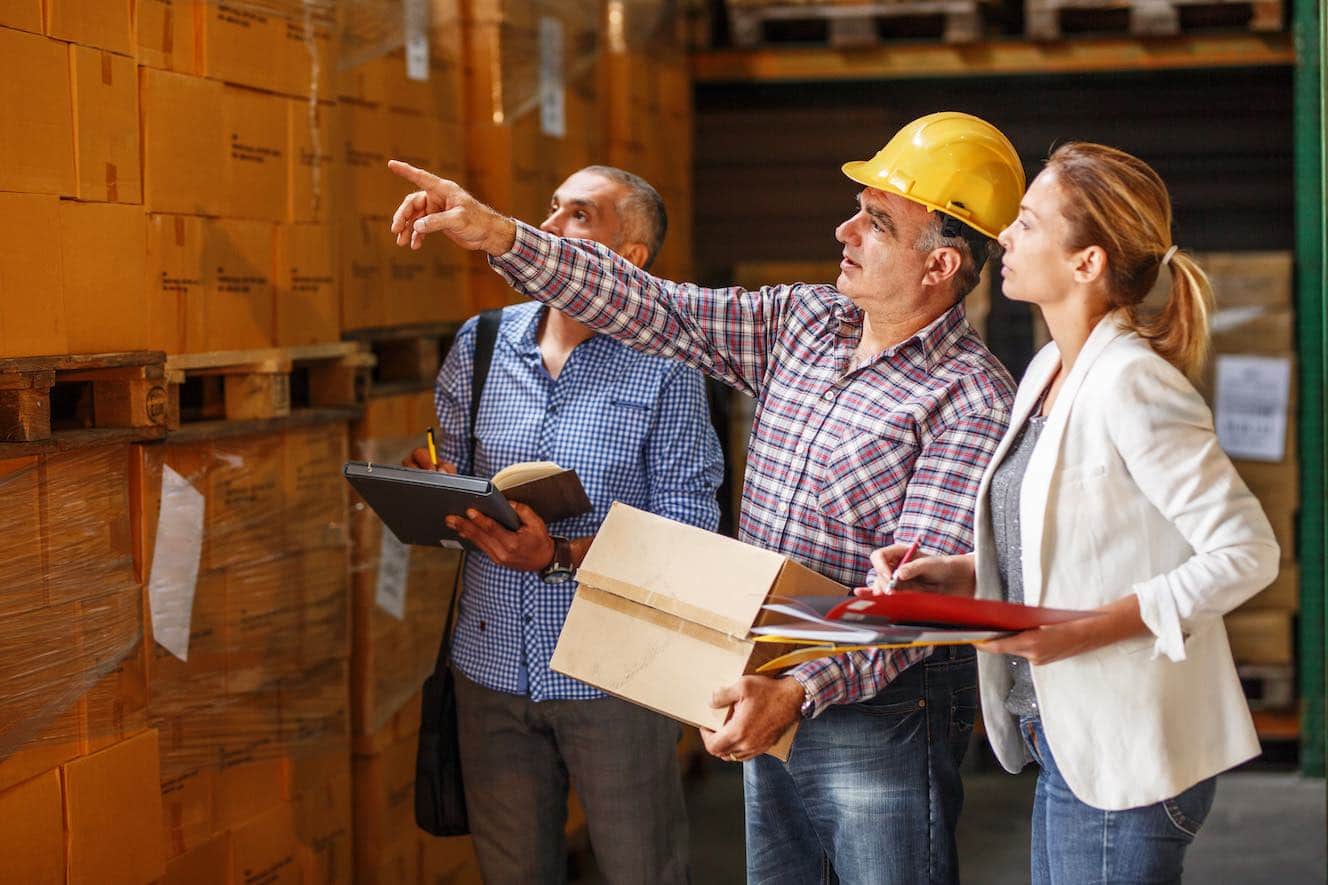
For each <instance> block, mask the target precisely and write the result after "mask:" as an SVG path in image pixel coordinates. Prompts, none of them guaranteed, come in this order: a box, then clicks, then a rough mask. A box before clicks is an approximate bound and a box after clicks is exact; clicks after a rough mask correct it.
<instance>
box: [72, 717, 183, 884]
mask: <svg viewBox="0 0 1328 885" xmlns="http://www.w3.org/2000/svg"><path fill="white" fill-rule="evenodd" d="M158 767H159V762H158V755H157V732H156V731H155V730H149V731H145V732H143V733H142V734H140V735H138V736H137V737H134V738H131V739H130V740H127V741H124V742H123V743H119V744H116V745H115V746H113V747H110V748H109V749H106V750H102V751H101V752H100V753H94V754H92V755H91V756H86V757H84V758H82V759H76V760H74V761H72V762H69V763H66V764H65V765H64V766H63V777H64V789H65V830H66V832H67V834H68V863H69V872H68V876H69V878H68V882H69V883H70V885H76V883H83V882H87V883H89V885H94V883H95V885H112V883H120V882H123V883H126V885H130V883H132V885H140V883H143V882H149V881H151V880H153V879H158V878H160V877H161V876H162V875H163V874H164V873H165V872H166V867H165V858H164V855H163V852H162V844H161V832H162V830H161V794H160V793H159V792H158V790H157V772H158Z"/></svg>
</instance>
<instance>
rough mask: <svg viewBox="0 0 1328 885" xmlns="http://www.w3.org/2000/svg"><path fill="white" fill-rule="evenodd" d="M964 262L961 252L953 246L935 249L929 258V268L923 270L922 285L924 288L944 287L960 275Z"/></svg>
mask: <svg viewBox="0 0 1328 885" xmlns="http://www.w3.org/2000/svg"><path fill="white" fill-rule="evenodd" d="M963 262H964V258H963V256H962V255H960V254H959V250H958V249H955V248H954V247H952V246H942V247H941V248H940V249H933V250H932V251H931V254H930V255H928V256H927V266H926V268H924V270H923V274H922V284H923V285H924V286H942V285H944V284H945V283H947V282H949V281H950V280H953V279H954V278H955V276H956V275H958V273H959V268H960V266H961V265H962V264H963Z"/></svg>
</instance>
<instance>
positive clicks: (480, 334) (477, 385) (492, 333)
mask: <svg viewBox="0 0 1328 885" xmlns="http://www.w3.org/2000/svg"><path fill="white" fill-rule="evenodd" d="M502 323H503V310H502V308H500V307H499V308H495V309H493V310H486V311H485V312H484V313H482V314H480V319H479V323H478V324H477V325H476V327H475V363H474V365H473V367H472V369H471V376H470V391H471V392H470V423H469V425H468V426H467V428H466V430H467V436H466V438H467V439H468V440H469V441H470V468H471V470H472V471H473V470H474V469H475V419H476V418H478V417H479V414H480V397H482V396H483V395H484V382H485V381H487V380H488V378H489V367H490V366H491V365H493V350H494V347H495V346H496V345H497V343H498V327H499V326H501V325H502ZM465 568H466V554H465V553H464V552H463V553H462V554H461V559H460V561H458V562H457V569H456V574H455V575H454V576H453V578H452V601H451V602H449V603H448V604H447V619H446V620H445V621H443V640H442V642H441V643H440V645H439V647H438V657H437V658H436V659H435V660H434V664H433V672H434V675H435V676H438V675H441V673H442V671H443V670H444V669H446V668H447V660H448V657H449V654H448V653H449V652H450V651H451V647H452V627H453V626H454V625H455V623H456V607H457V597H459V596H460V595H461V574H462V572H464V571H465Z"/></svg>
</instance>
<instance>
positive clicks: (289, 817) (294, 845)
mask: <svg viewBox="0 0 1328 885" xmlns="http://www.w3.org/2000/svg"><path fill="white" fill-rule="evenodd" d="M307 866H308V857H307V853H306V851H305V850H304V848H303V847H302V846H301V845H300V841H299V839H298V838H297V837H296V835H295V818H294V807H293V806H292V805H290V804H289V803H285V802H283V803H282V804H280V805H278V806H276V807H275V808H273V809H272V810H270V811H268V812H266V813H264V814H262V815H260V816H258V817H255V818H254V819H252V820H250V821H248V822H246V823H244V824H242V825H240V826H237V827H235V828H234V829H233V830H232V831H231V881H232V882H233V883H235V885H304V882H305V869H306V867H307Z"/></svg>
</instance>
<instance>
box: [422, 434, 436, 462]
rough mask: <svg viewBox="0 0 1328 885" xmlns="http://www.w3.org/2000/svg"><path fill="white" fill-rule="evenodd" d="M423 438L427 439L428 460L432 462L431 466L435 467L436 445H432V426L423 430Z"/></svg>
mask: <svg viewBox="0 0 1328 885" xmlns="http://www.w3.org/2000/svg"><path fill="white" fill-rule="evenodd" d="M424 438H425V439H427V440H428V441H429V460H430V461H431V462H432V463H433V466H434V467H437V466H438V447H437V446H435V445H434V442H433V428H432V427H430V428H429V429H428V430H426V431H424Z"/></svg>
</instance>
